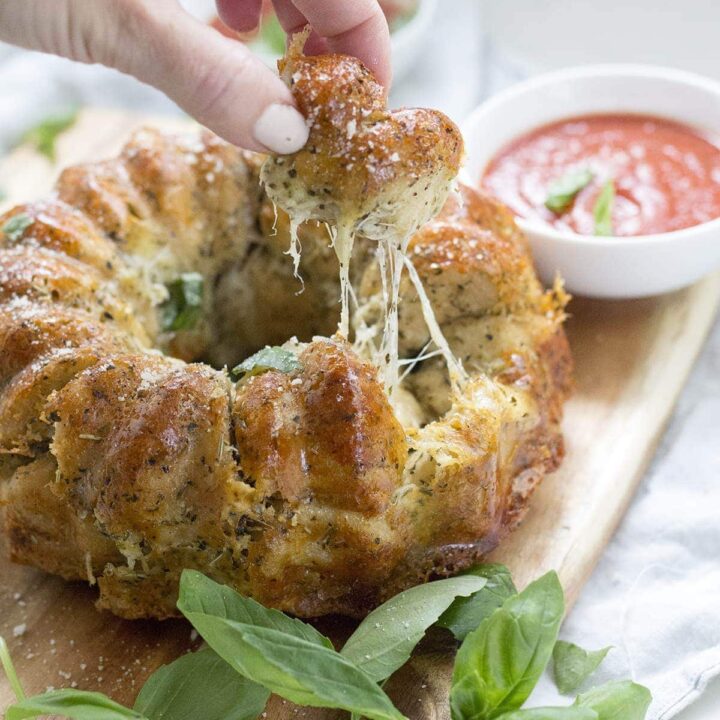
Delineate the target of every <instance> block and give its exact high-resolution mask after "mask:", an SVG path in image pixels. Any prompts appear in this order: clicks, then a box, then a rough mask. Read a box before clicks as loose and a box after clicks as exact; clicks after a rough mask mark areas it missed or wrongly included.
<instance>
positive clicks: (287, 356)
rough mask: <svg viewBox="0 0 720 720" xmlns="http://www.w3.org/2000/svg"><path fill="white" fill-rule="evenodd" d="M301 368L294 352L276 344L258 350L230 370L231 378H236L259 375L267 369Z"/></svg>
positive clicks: (290, 369)
mask: <svg viewBox="0 0 720 720" xmlns="http://www.w3.org/2000/svg"><path fill="white" fill-rule="evenodd" d="M301 369H302V365H301V364H300V361H299V360H298V359H297V356H296V355H295V354H294V353H292V352H290V350H286V349H285V348H282V347H279V346H277V345H276V346H273V347H270V346H268V347H264V348H263V349H262V350H258V351H257V352H256V353H255V354H254V355H251V356H250V357H249V358H246V359H245V360H243V361H242V362H241V363H240V364H239V365H236V366H235V367H234V368H233V369H232V371H231V372H232V376H233V378H235V379H236V380H237V379H239V378H241V377H243V376H245V375H248V376H252V375H260V373H264V372H267V371H268V370H279V371H280V372H283V373H291V372H295V371H296V370H301Z"/></svg>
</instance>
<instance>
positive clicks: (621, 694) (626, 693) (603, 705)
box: [575, 680, 652, 720]
mask: <svg viewBox="0 0 720 720" xmlns="http://www.w3.org/2000/svg"><path fill="white" fill-rule="evenodd" d="M651 701H652V695H651V694H650V691H649V690H648V689H647V688H646V687H643V686H642V685H638V684H637V683H634V682H631V681H630V680H620V681H618V682H609V683H605V685H601V686H600V687H596V688H593V689H592V690H589V691H588V692H586V693H583V694H582V695H578V696H577V698H576V700H575V706H576V707H582V708H590V709H591V710H594V711H595V712H596V713H597V716H598V720H644V718H645V715H646V714H647V710H648V708H649V707H650V702H651Z"/></svg>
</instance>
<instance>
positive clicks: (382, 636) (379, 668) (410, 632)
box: [341, 575, 487, 682]
mask: <svg viewBox="0 0 720 720" xmlns="http://www.w3.org/2000/svg"><path fill="white" fill-rule="evenodd" d="M486 582H487V581H486V580H485V579H484V578H481V577H475V576H473V575H464V576H463V575H461V576H459V577H455V578H450V579H448V580H436V581H435V582H431V583H427V584H426V585H418V586H417V587H414V588H410V589H409V590H406V591H405V592H401V593H400V594H399V595H396V596H395V597H394V598H392V599H390V600H388V601H387V602H386V603H385V604H384V605H381V606H380V607H379V608H377V609H376V610H374V611H373V612H371V613H370V614H369V615H368V616H367V617H366V618H365V619H364V620H363V621H362V622H361V623H360V625H359V626H358V628H357V630H355V632H354V633H353V634H352V635H351V636H350V637H349V638H348V640H347V642H346V643H345V645H344V647H343V649H342V651H341V654H342V655H343V657H346V658H347V659H348V660H351V661H352V662H353V663H355V665H357V666H358V667H359V668H360V669H361V670H364V671H365V672H366V673H367V674H368V675H369V676H370V677H371V678H372V679H373V680H375V681H377V682H380V681H382V680H385V679H386V678H389V677H390V676H391V675H392V674H393V673H394V672H395V671H396V670H398V669H399V668H401V667H402V666H403V665H404V664H405V663H406V662H407V661H408V659H409V658H410V654H411V653H412V651H413V648H414V647H415V646H416V645H417V644H418V643H419V642H420V640H421V639H422V637H423V635H424V634H425V631H426V630H427V629H428V628H429V627H430V626H431V625H432V624H433V623H435V622H436V621H437V619H438V618H439V617H440V615H441V614H442V613H443V611H444V610H445V609H446V608H447V607H448V606H449V605H450V604H451V603H452V602H453V600H455V598H456V597H459V596H467V595H471V594H472V593H474V592H478V591H479V590H481V588H482V587H483V586H484V585H485V583H486Z"/></svg>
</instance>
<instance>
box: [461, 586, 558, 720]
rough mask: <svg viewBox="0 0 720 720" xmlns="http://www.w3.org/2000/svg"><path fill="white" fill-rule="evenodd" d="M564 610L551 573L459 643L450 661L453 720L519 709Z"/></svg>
mask: <svg viewBox="0 0 720 720" xmlns="http://www.w3.org/2000/svg"><path fill="white" fill-rule="evenodd" d="M564 611H565V601H564V596H563V591H562V587H561V586H560V581H559V580H558V577H557V574H556V573H555V572H549V573H547V575H543V577H541V578H540V579H539V580H536V581H535V582H534V583H531V584H530V585H528V587H527V588H526V589H525V590H523V592H521V593H519V594H518V595H513V596H512V597H510V598H509V599H508V600H506V601H505V602H504V603H503V604H502V605H501V606H500V607H499V608H498V609H497V610H495V612H493V613H492V615H490V616H489V617H488V618H486V619H485V620H483V621H482V622H481V623H480V625H479V627H478V628H477V629H476V630H473V632H471V633H470V634H469V635H468V636H467V637H466V638H465V640H464V641H463V643H462V645H461V646H460V650H459V651H458V654H457V657H456V659H455V669H454V672H453V681H452V689H451V691H450V708H451V712H452V718H453V720H470V719H473V720H480V719H484V718H495V717H497V716H498V715H502V713H504V712H508V711H510V710H517V709H519V708H520V707H521V706H522V704H523V703H524V702H525V700H527V698H528V697H529V695H530V693H531V692H532V689H533V688H534V687H535V685H536V683H537V681H538V679H539V678H540V675H541V674H542V671H543V670H544V669H545V666H546V665H547V663H548V660H549V659H550V656H551V654H552V650H553V647H554V645H555V640H556V638H557V634H558V629H559V628H560V622H561V621H562V618H563V613H564Z"/></svg>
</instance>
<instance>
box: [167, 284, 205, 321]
mask: <svg viewBox="0 0 720 720" xmlns="http://www.w3.org/2000/svg"><path fill="white" fill-rule="evenodd" d="M166 287H167V291H168V299H167V300H166V301H165V302H164V303H163V304H162V305H161V306H160V312H161V316H162V329H163V330H165V331H172V332H176V331H178V330H192V328H194V327H195V325H196V324H197V322H198V320H199V319H200V316H201V315H202V301H203V287H204V280H203V277H202V275H200V274H199V273H194V272H193V273H183V274H182V275H180V277H179V278H177V280H173V281H172V282H171V283H168V285H167V286H166Z"/></svg>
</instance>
